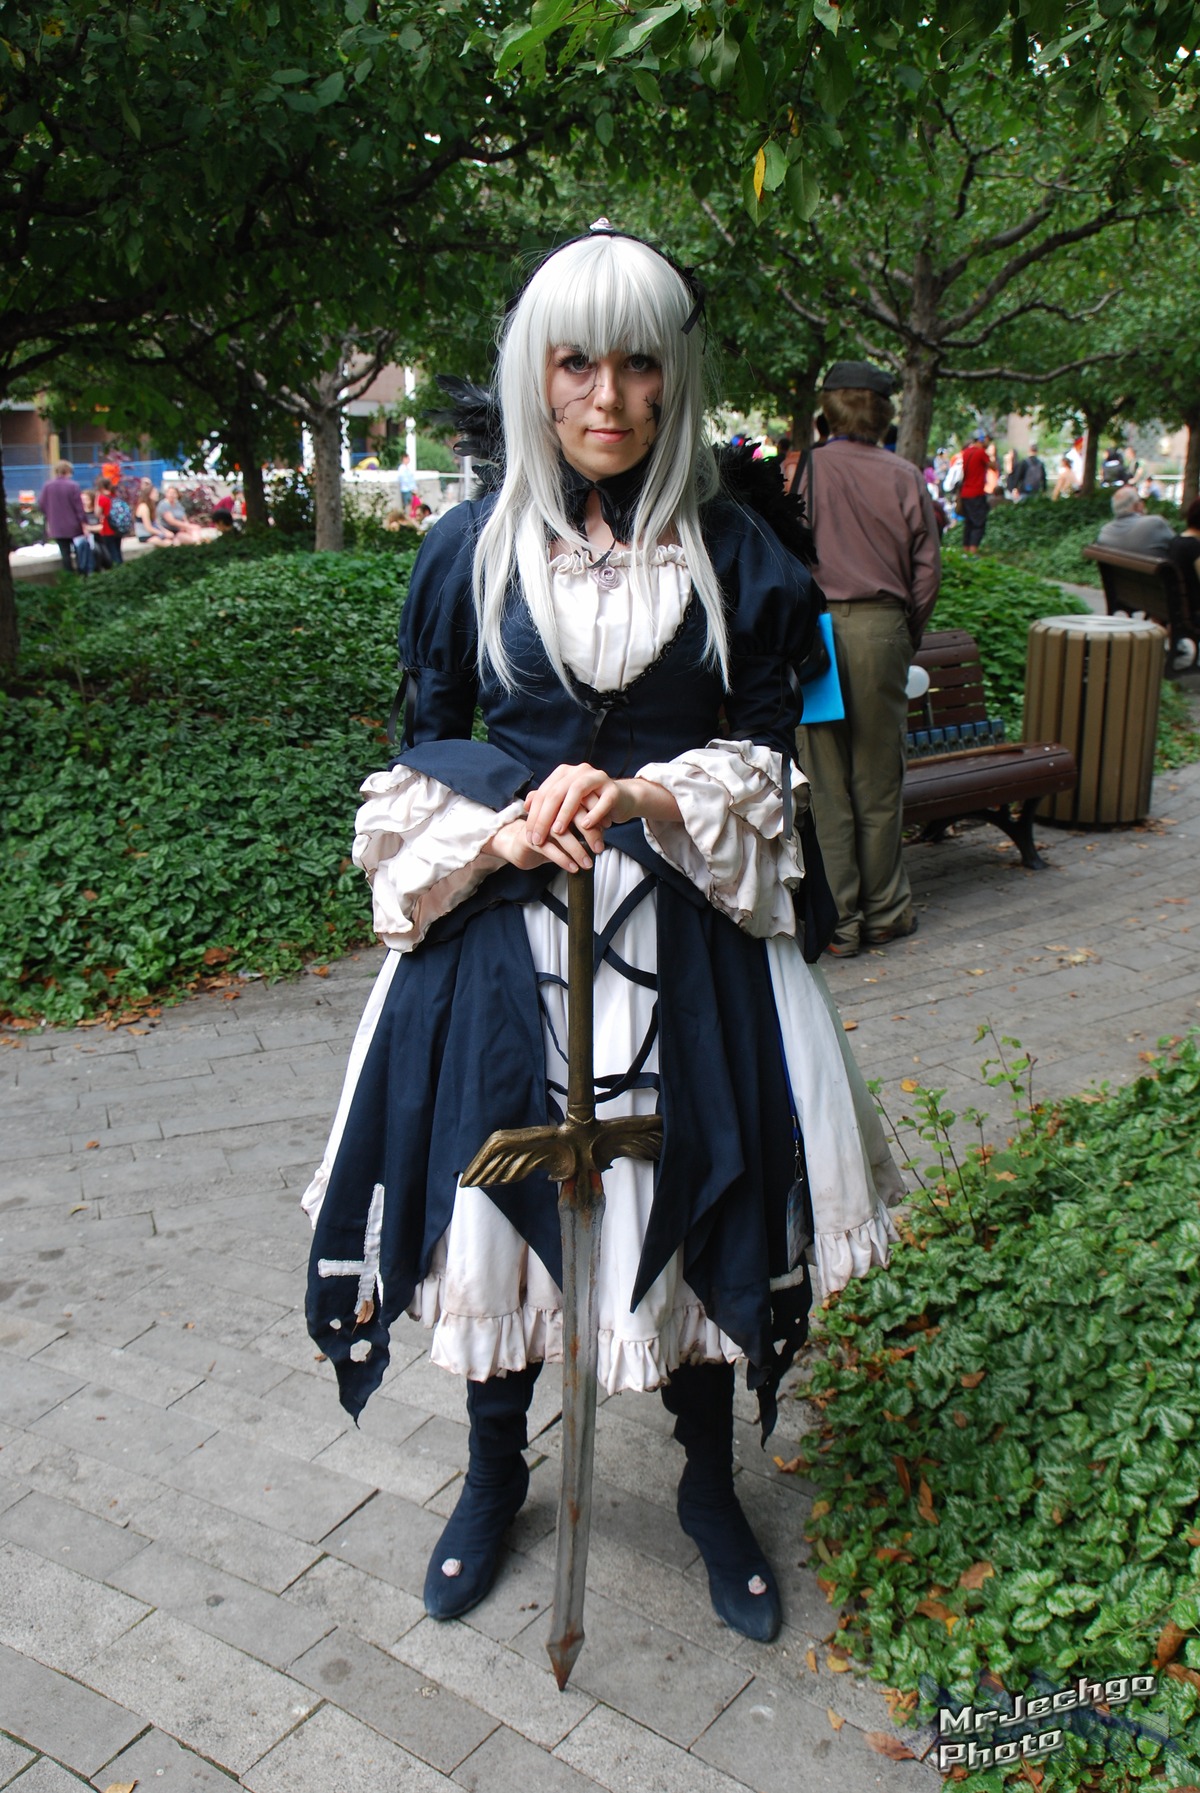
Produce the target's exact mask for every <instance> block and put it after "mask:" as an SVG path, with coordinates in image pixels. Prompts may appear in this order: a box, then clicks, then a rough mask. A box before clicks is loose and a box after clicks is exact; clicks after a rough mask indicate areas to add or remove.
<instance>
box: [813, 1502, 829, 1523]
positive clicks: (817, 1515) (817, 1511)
mask: <svg viewBox="0 0 1200 1793" xmlns="http://www.w3.org/2000/svg"><path fill="white" fill-rule="evenodd" d="M832 1510H833V1502H832V1501H831V1500H814V1502H813V1508H812V1516H813V1518H814V1519H823V1518H824V1517H825V1514H826V1513H829V1512H832Z"/></svg>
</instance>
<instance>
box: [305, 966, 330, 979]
mask: <svg viewBox="0 0 1200 1793" xmlns="http://www.w3.org/2000/svg"><path fill="white" fill-rule="evenodd" d="M308 969H309V970H310V971H311V972H312V974H313V976H314V977H328V976H329V967H328V965H310V966H309V968H308Z"/></svg>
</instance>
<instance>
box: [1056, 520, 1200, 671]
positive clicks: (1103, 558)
mask: <svg viewBox="0 0 1200 1793" xmlns="http://www.w3.org/2000/svg"><path fill="white" fill-rule="evenodd" d="M1083 556H1084V559H1085V560H1094V561H1095V563H1096V565H1097V566H1098V567H1099V568H1100V580H1101V583H1102V585H1103V586H1104V602H1105V603H1106V604H1107V606H1108V614H1109V615H1110V616H1136V615H1139V614H1140V615H1143V616H1147V617H1149V618H1150V620H1151V622H1156V623H1159V624H1161V626H1162V627H1163V628H1164V629H1165V630H1166V631H1167V633H1168V635H1169V636H1170V637H1171V652H1170V653H1169V654H1168V655H1167V656H1166V661H1165V671H1166V676H1167V677H1168V678H1170V677H1171V676H1172V674H1173V673H1175V672H1179V671H1182V670H1184V669H1185V668H1186V667H1187V666H1190V665H1192V664H1193V663H1194V662H1195V659H1196V650H1197V649H1198V647H1200V644H1198V643H1197V636H1196V625H1195V623H1194V622H1193V620H1192V615H1191V605H1190V604H1189V602H1188V595H1187V586H1186V584H1185V583H1184V581H1185V578H1186V575H1185V573H1184V570H1183V568H1182V567H1181V566H1180V565H1179V564H1178V562H1176V561H1174V560H1167V559H1165V558H1164V557H1162V556H1159V555H1157V554H1128V553H1126V551H1125V550H1124V549H1123V548H1107V547H1105V546H1103V545H1102V544H1101V543H1100V542H1092V543H1090V544H1089V546H1088V547H1086V548H1085V549H1084V550H1083ZM1189 643H1190V644H1191V647H1192V649H1193V651H1192V652H1190V653H1188V652H1186V651H1185V652H1184V653H1183V654H1181V653H1180V648H1181V647H1183V648H1185V649H1186V646H1187V644H1189Z"/></svg>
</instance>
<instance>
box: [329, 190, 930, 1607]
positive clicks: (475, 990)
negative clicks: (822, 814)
mask: <svg viewBox="0 0 1200 1793" xmlns="http://www.w3.org/2000/svg"><path fill="white" fill-rule="evenodd" d="M700 309H701V302H700V297H699V294H698V290H697V288H696V285H695V283H694V282H692V281H690V279H689V277H687V276H685V275H684V274H682V273H681V272H680V271H679V270H678V269H677V268H676V267H675V266H674V264H673V263H672V262H671V261H669V260H668V259H667V258H666V257H665V256H663V255H661V254H659V253H658V252H657V251H656V250H654V249H652V248H651V247H650V246H649V245H647V244H645V243H642V242H639V241H637V240H636V239H633V238H629V237H626V236H623V235H621V234H620V233H618V232H614V231H611V230H609V229H608V227H607V226H606V225H601V226H597V227H595V228H594V230H593V232H592V233H591V234H590V235H589V236H587V237H584V238H581V239H579V240H577V241H574V242H572V243H569V244H567V245H566V246H564V247H563V248H561V249H559V250H558V251H557V252H555V253H554V254H552V255H551V256H549V257H548V258H547V259H546V260H545V261H544V262H543V263H542V265H541V266H540V267H539V268H538V269H537V270H536V271H535V273H534V274H533V275H532V277H531V278H530V279H529V281H528V282H527V284H526V286H525V288H524V290H523V292H522V293H521V295H520V297H519V299H518V301H517V303H516V305H515V307H514V308H513V309H512V310H511V312H510V315H509V318H508V320H507V324H506V326H505V329H504V331H503V335H502V340H501V347H500V358H499V365H498V372H497V383H498V397H499V405H500V411H501V415H502V421H503V433H504V470H503V477H502V480H501V481H500V483H499V490H498V491H495V492H493V493H491V494H489V496H487V497H486V498H484V499H482V500H480V501H478V502H471V503H464V504H460V505H458V506H456V507H455V509H454V510H453V511H451V512H450V513H449V514H448V515H447V516H446V517H444V518H443V519H442V520H441V521H439V522H438V523H437V525H436V526H435V527H434V528H433V529H432V530H431V532H430V534H429V537H428V539H427V541H426V542H425V544H424V546H423V548H422V550H421V553H420V555H419V557H418V560H417V563H416V566H415V568H414V571H413V577H412V584H411V589H410V592H409V596H408V600H407V602H406V604H405V607H404V613H403V620H402V624H401V635H400V643H401V655H402V659H403V661H404V664H405V666H406V667H407V669H408V677H409V685H408V700H407V714H406V725H405V734H404V751H403V752H402V753H401V755H400V756H399V759H398V760H397V761H396V763H395V764H394V766H393V767H392V769H391V770H390V771H388V772H381V773H377V774H375V775H373V776H372V777H371V778H369V779H368V780H367V782H366V784H365V785H364V786H363V792H364V795H365V797H366V801H365V803H364V804H363V807H362V808H361V809H360V811H359V815H358V834H357V838H356V841H355V848H354V852H355V859H356V862H357V863H358V864H359V865H360V866H361V867H362V868H363V869H364V871H365V872H366V874H367V876H368V878H369V879H370V880H371V884H372V890H373V899H374V916H375V925H376V929H377V931H378V933H379V934H380V936H381V938H382V939H383V941H384V942H385V944H386V945H387V946H388V947H389V948H390V949H391V950H390V951H389V953H388V955H387V959H386V961H385V964H384V967H383V970H382V971H381V973H380V976H379V980H378V983H377V984H376V986H375V989H374V991H373V993H372V995H371V997H370V1000H369V1002H368V1004H367V1010H366V1013H365V1015H364V1017H363V1020H362V1023H361V1025H360V1028H359V1031H358V1034H357V1037H356V1039H355V1042H354V1046H353V1048H352V1051H351V1058H350V1066H349V1070H348V1072H347V1077H346V1084H345V1088H344V1090H343V1094H342V1100H341V1104H340V1106H339V1109H338V1114H337V1117H336V1120H335V1122H334V1128H333V1133H332V1136H331V1139H330V1142H329V1146H328V1148H327V1151H326V1155H325V1158H324V1161H323V1163H322V1164H321V1166H320V1169H319V1170H318V1171H317V1173H316V1176H315V1177H314V1179H313V1182H312V1184H311V1185H310V1188H309V1189H308V1191H307V1192H306V1194H305V1197H304V1205H305V1207H306V1209H307V1211H308V1213H309V1215H310V1216H311V1218H312V1220H313V1224H314V1227H315V1233H316V1236H315V1242H314V1248H313V1257H312V1269H311V1275H310V1283H309V1300H308V1319H309V1326H310V1330H311V1332H312V1335H313V1337H314V1339H316V1340H317V1341H318V1343H319V1345H320V1348H321V1349H322V1351H324V1352H325V1353H326V1354H327V1355H328V1356H329V1358H330V1359H331V1360H332V1362H333V1364H334V1367H335V1369H336V1371H337V1375H338V1381H339V1386H340V1392H341V1398H342V1401H343V1404H344V1405H345V1406H346V1407H347V1408H348V1409H349V1411H350V1412H352V1413H354V1414H357V1413H358V1412H359V1411H360V1410H361V1408H362V1406H363V1404H364V1402H365V1401H366V1400H367V1398H368V1396H369V1395H370V1393H371V1392H372V1391H373V1390H374V1389H375V1388H376V1387H378V1385H379V1382H380V1380H381V1378H382V1376H383V1373H384V1370H385V1368H386V1366H387V1362H388V1327H389V1324H390V1323H391V1322H392V1321H393V1320H395V1319H396V1318H397V1316H398V1315H399V1314H401V1313H402V1312H404V1311H405V1310H407V1311H408V1312H409V1313H410V1314H412V1315H413V1316H414V1317H415V1318H416V1319H418V1320H420V1321H421V1322H422V1323H423V1324H424V1325H426V1326H427V1327H429V1328H430V1329H431V1343H430V1356H431V1357H432V1359H433V1361H434V1362H435V1363H438V1364H440V1365H442V1366H443V1367H444V1368H445V1369H447V1370H449V1371H451V1372H453V1373H455V1374H457V1375H460V1376H462V1377H463V1378H464V1381H465V1390H466V1404H467V1411H468V1416H469V1419H470V1468H469V1470H468V1473H467V1476H466V1480H465V1483H464V1485H463V1490H462V1494H461V1497H460V1499H459V1502H458V1505H457V1507H456V1508H455V1511H454V1514H453V1516H452V1517H451V1519H450V1521H449V1523H448V1525H447V1526H446V1529H445V1532H444V1533H443V1535H442V1537H441V1540H440V1541H439V1543H438V1546H437V1548H436V1549H435V1551H434V1553H433V1558H432V1560H431V1562H430V1565H429V1571H428V1575H427V1578H426V1583H425V1604H426V1609H427V1611H428V1612H429V1613H430V1614H432V1615H433V1616H434V1617H435V1618H450V1617H456V1616H457V1615H459V1614H461V1613H464V1612H466V1611H468V1610H469V1609H470V1608H471V1607H472V1606H474V1605H475V1604H477V1602H478V1601H479V1600H481V1599H482V1598H483V1596H484V1595H485V1594H486V1593H487V1591H488V1589H489V1587H490V1586H491V1584H492V1581H493V1580H494V1578H495V1574H496V1569H497V1565H498V1562H499V1558H500V1551H501V1545H502V1540H503V1535H504V1531H505V1528H506V1527H507V1525H508V1524H509V1522H510V1521H511V1519H512V1518H513V1516H514V1515H515V1514H516V1512H517V1511H518V1509H519V1508H520V1506H521V1504H522V1502H523V1501H524V1499H525V1495H526V1492H527V1488H528V1483H529V1472H528V1470H527V1468H526V1465H525V1461H524V1458H523V1456H522V1454H521V1453H522V1451H523V1449H524V1448H525V1446H526V1443H527V1438H526V1413H527V1410H528V1407H529V1403H530V1401H531V1399H532V1395H533V1387H534V1382H535V1380H536V1378H537V1376H538V1373H539V1371H540V1369H541V1366H542V1364H543V1363H544V1362H548V1363H559V1362H561V1360H562V1350H563V1343H562V1312H561V1295H560V1292H559V1291H560V1283H561V1275H562V1270H561V1243H560V1237H559V1228H558V1217H557V1211H556V1194H557V1191H556V1188H555V1186H554V1185H553V1184H552V1183H550V1182H549V1181H548V1180H547V1179H546V1177H545V1176H544V1174H542V1173H541V1172H537V1173H535V1174H532V1175H530V1176H528V1177H527V1178H526V1179H525V1180H524V1181H523V1182H518V1183H512V1184H509V1185H506V1186H503V1187H498V1186H497V1187H493V1188H491V1189H490V1190H485V1189H481V1188H468V1187H464V1186H463V1185H462V1184H461V1182H460V1176H459V1173H460V1172H461V1170H462V1168H463V1167H464V1166H465V1165H467V1164H469V1163H470V1161H471V1159H472V1158H473V1157H474V1155H475V1153H476V1151H477V1150H478V1148H479V1147H480V1146H481V1145H482V1143H483V1141H484V1140H485V1139H486V1138H487V1137H488V1135H489V1134H490V1133H491V1132H492V1131H493V1130H494V1129H496V1128H498V1127H524V1126H533V1125H541V1124H545V1123H546V1122H547V1120H549V1119H554V1120H557V1119H559V1118H561V1112H562V1104H563V1100H564V1090H565V1084H566V1075H565V1072H566V1062H565V1057H564V1054H565V1050H566V1042H567V1015H566V1001H565V996H566V971H567V966H566V939H567V929H566V926H565V893H566V888H567V882H568V879H569V878H570V877H571V876H572V875H573V874H574V873H575V871H576V870H577V868H578V867H580V866H587V865H589V864H592V863H593V862H594V866H595V873H594V876H595V903H596V921H595V926H596V950H595V963H596V974H595V1011H596V1021H595V1054H596V1099H597V1112H598V1114H599V1116H600V1117H601V1118H603V1117H604V1116H605V1114H606V1113H628V1112H636V1113H642V1114H653V1113H655V1112H657V1113H659V1114H660V1115H661V1117H662V1123H663V1148H662V1154H661V1157H660V1158H659V1160H658V1162H657V1163H643V1162H636V1161H634V1160H632V1159H628V1158H618V1159H617V1161H616V1163H615V1164H614V1165H613V1166H612V1168H611V1170H609V1171H608V1172H606V1174H605V1192H606V1197H607V1212H606V1218H605V1222H604V1228H603V1233H602V1243H601V1266H600V1312H601V1317H600V1370H599V1375H600V1380H601V1382H602V1383H603V1385H604V1387H605V1388H606V1389H607V1390H609V1391H610V1392H616V1391H618V1390H624V1389H636V1390H643V1391H650V1390H658V1391H659V1392H660V1394H661V1397H662V1399H663V1402H664V1403H665V1405H666V1406H667V1408H668V1410H669V1411H670V1412H671V1413H672V1414H673V1415H674V1416H675V1420H676V1424H675V1436H676V1438H677V1439H678V1440H679V1441H680V1443H682V1444H683V1446H684V1448H685V1450H686V1453H687V1464H686V1468H685V1469H684V1472H683V1479H682V1481H681V1482H680V1486H679V1498H678V1511H679V1519H680V1523H681V1524H682V1526H683V1528H684V1530H685V1532H686V1533H687V1534H688V1536H689V1537H690V1538H691V1539H692V1540H693V1541H694V1543H695V1544H696V1546H697V1548H698V1549H699V1551H700V1553H701V1556H702V1557H703V1559H704V1562H705V1565H706V1567H707V1570H708V1575H709V1586H710V1590H711V1594H712V1599H713V1604H714V1607H715V1609H716V1611H717V1613H718V1614H719V1616H720V1617H721V1618H722V1619H724V1621H725V1622H726V1623H727V1624H728V1625H730V1626H732V1627H733V1628H734V1629H736V1630H738V1631H740V1632H743V1633H744V1634H745V1635H747V1636H749V1637H753V1638H759V1639H769V1638H771V1637H773V1636H774V1635H775V1634H776V1632H777V1631H778V1628H779V1624H780V1617H781V1615H780V1603H779V1594H778V1590H777V1587H776V1583H775V1580H774V1577H773V1575H772V1572H771V1569H770V1566H769V1564H768V1563H767V1561H766V1558H765V1556H764V1554H763V1552H762V1549H761V1547H760V1546H759V1544H758V1542H757V1540H756V1539H755V1537H754V1534H753V1532H752V1530H751V1528H750V1525H749V1523H748V1522H747V1520H746V1518H745V1516H744V1514H743V1513H742V1510H741V1508H740V1506H739V1505H738V1502H737V1498H736V1495H735V1493H734V1485H733V1468H732V1400H733V1381H734V1364H735V1363H736V1361H737V1360H738V1359H739V1358H743V1357H744V1358H745V1359H747V1361H748V1372H747V1374H748V1381H749V1385H750V1386H751V1387H752V1388H754V1389H756V1390H757V1392H758V1395H759V1401H760V1409H761V1412H762V1415H763V1422H764V1428H765V1429H769V1426H770V1424H771V1423H772V1421H773V1417H774V1411H775V1390H776V1389H777V1386H778V1381H779V1377H780V1376H781V1374H782V1373H783V1370H784V1369H786V1367H787V1364H788V1363H789V1362H790V1361H791V1358H792V1356H793V1355H794V1352H795V1349H796V1347H797V1346H798V1344H799V1343H800V1342H801V1341H802V1339H803V1337H804V1331H805V1326H806V1321H807V1312H808V1307H809V1303H810V1300H811V1287H810V1282H809V1270H808V1261H809V1260H811V1262H812V1263H813V1264H814V1265H815V1267H816V1270H817V1273H818V1275H819V1277H820V1281H821V1285H822V1288H823V1290H824V1291H825V1292H828V1291H830V1290H832V1289H837V1288H841V1287H843V1286H844V1285H845V1284H846V1282H847V1281H848V1280H849V1279H850V1277H852V1276H855V1275H861V1274H863V1273H864V1272H865V1271H866V1270H867V1269H868V1268H869V1267H870V1266H871V1265H872V1264H880V1263H885V1262H886V1261H887V1251H888V1241H889V1239H892V1238H894V1237H895V1233H894V1231H893V1229H892V1226H891V1223H890V1221H889V1219H888V1217H887V1212H886V1206H885V1204H886V1203H887V1202H889V1201H894V1200H895V1199H897V1198H898V1197H899V1195H900V1194H901V1192H902V1184H901V1181H900V1178H899V1175H898V1173H897V1171H896V1169H895V1166H894V1165H893V1163H892V1160H891V1158H890V1156H889V1154H888V1151H887V1147H886V1145H885V1142H884V1139H883V1135H882V1132H881V1130H880V1127H879V1123H878V1121H877V1119H876V1116H875V1113H874V1109H873V1107H872V1104H871V1102H870V1100H869V1098H868V1097H867V1094H866V1091H865V1088H864V1086H863V1084H862V1080H861V1078H860V1077H859V1075H858V1072H857V1070H856V1069H855V1067H854V1063H853V1060H852V1058H851V1056H850V1053H849V1049H848V1046H847V1043H846V1041H845V1037H844V1033H843V1029H842V1026H841V1023H840V1022H839V1020H838V1018H837V1014H836V1011H835V1010H834V1009H833V1006H832V1004H831V1002H830V999H829V997H828V995H827V993H826V991H825V988H824V984H823V982H822V981H821V978H820V974H819V973H818V972H816V971H815V970H814V969H813V968H812V965H811V963H810V961H812V960H814V959H815V958H816V957H817V955H818V954H819V953H820V951H821V949H822V947H823V945H824V943H825V940H826V939H827V938H828V937H829V934H830V932H831V931H832V927H833V924H834V922H835V920H836V917H835V915H834V914H833V912H832V907H831V905H830V904H829V901H828V892H827V890H826V887H825V885H824V881H823V877H822V874H821V872H820V862H819V856H818V855H817V852H816V847H815V840H814V837H813V831H812V828H811V824H810V822H809V821H808V819H807V801H806V799H807V788H806V785H805V782H804V779H803V777H802V775H801V774H800V773H799V771H798V769H797V768H795V767H794V765H793V764H792V763H791V758H792V755H793V753H794V738H795V724H796V721H797V718H798V713H799V703H798V699H797V697H795V696H793V693H795V692H798V689H799V687H798V686H797V684H796V679H795V676H794V672H793V668H794V667H795V666H797V665H798V664H799V663H800V662H802V661H803V658H804V656H805V654H806V653H807V652H808V650H809V647H810V645H811V641H812V636H813V630H814V616H813V611H814V607H815V600H814V592H815V588H814V587H812V584H811V581H810V578H809V574H808V572H807V570H806V568H805V566H804V565H803V564H802V563H801V561H800V560H799V559H797V558H796V557H795V556H794V555H793V554H792V553H790V552H789V551H788V549H786V548H785V547H784V546H783V545H782V543H781V541H780V539H779V537H778V536H777V535H776V534H775V533H774V532H773V531H772V530H771V529H770V528H769V527H768V526H767V525H766V524H765V523H764V521H763V520H762V519H761V518H760V517H759V516H758V515H756V514H755V513H754V512H752V511H750V510H748V509H747V508H745V507H744V506H743V505H741V504H740V503H738V502H736V501H735V500H734V499H732V498H731V497H730V496H729V495H728V494H726V493H724V492H722V490H721V489H720V486H719V478H718V469H717V463H716V461H715V460H714V457H713V454H712V451H711V450H710V449H709V447H708V446H707V445H706V442H705V439H704V430H703V421H704V403H705V394H704V390H703V330H702V329H697V328H695V325H696V324H697V321H698V319H699V316H700ZM785 533H786V531H785ZM477 706H478V708H479V709H480V710H481V712H482V716H483V721H484V723H485V725H486V730H487V739H486V741H479V740H475V739H473V738H472V736H473V725H474V721H475V716H476V709H477ZM796 818H798V822H797V820H796ZM610 1104H614V1105H615V1106H613V1107H610V1106H609V1105H610ZM780 1341H782V1342H783V1343H782V1349H779V1348H777V1347H779V1345H780Z"/></svg>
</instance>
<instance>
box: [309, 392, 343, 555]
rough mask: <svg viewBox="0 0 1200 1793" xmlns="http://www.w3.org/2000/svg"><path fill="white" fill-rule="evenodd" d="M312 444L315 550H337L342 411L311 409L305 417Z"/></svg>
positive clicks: (339, 542)
mask: <svg viewBox="0 0 1200 1793" xmlns="http://www.w3.org/2000/svg"><path fill="white" fill-rule="evenodd" d="M308 427H309V429H310V430H311V431H312V444H313V502H314V504H315V505H316V512H317V542H316V546H317V550H318V552H320V551H321V550H322V549H329V550H332V551H333V552H334V553H337V552H340V550H341V549H342V548H343V547H344V545H345V531H344V529H343V526H342V413H341V411H340V410H334V409H323V410H320V411H314V412H313V414H312V417H311V418H310V420H309V426H308Z"/></svg>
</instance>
